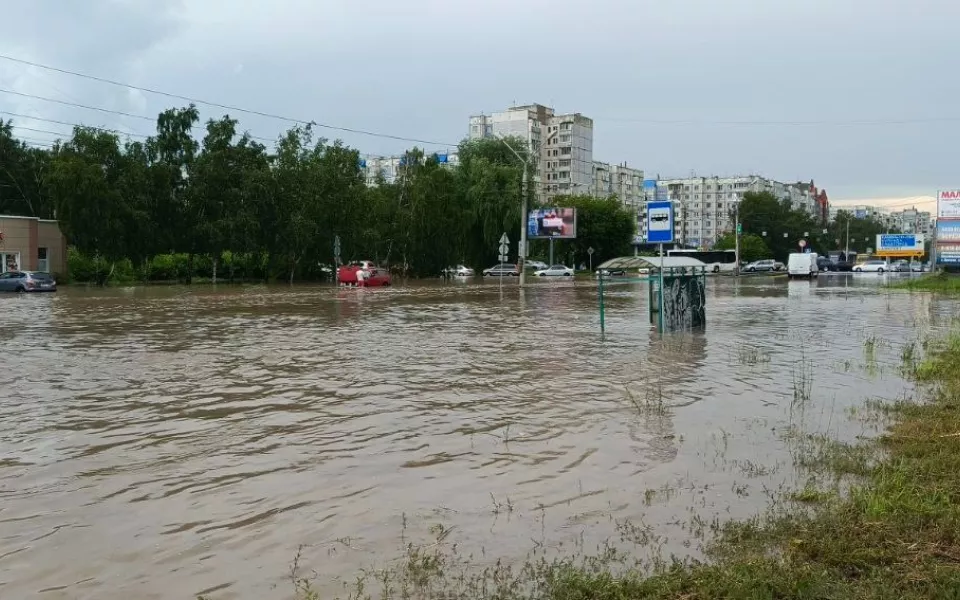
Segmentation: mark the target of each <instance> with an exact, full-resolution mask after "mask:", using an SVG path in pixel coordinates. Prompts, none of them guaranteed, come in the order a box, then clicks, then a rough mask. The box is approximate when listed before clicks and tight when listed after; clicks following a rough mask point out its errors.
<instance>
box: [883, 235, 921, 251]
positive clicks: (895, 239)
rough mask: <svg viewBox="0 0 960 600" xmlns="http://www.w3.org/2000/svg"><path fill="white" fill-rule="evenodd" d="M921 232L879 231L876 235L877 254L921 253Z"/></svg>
mask: <svg viewBox="0 0 960 600" xmlns="http://www.w3.org/2000/svg"><path fill="white" fill-rule="evenodd" d="M923 242H924V239H923V234H919V233H881V234H878V235H877V255H878V256H918V255H920V254H923Z"/></svg>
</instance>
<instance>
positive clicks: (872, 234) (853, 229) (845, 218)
mask: <svg viewBox="0 0 960 600" xmlns="http://www.w3.org/2000/svg"><path fill="white" fill-rule="evenodd" d="M848 224H849V229H848V227H847V226H848ZM828 231H829V233H828V238H829V248H830V249H835V250H845V249H846V248H847V239H848V234H849V240H850V250H852V251H854V252H857V253H864V252H866V251H867V248H873V249H876V240H877V235H878V234H881V233H899V230H898V229H896V228H891V227H887V226H885V225H884V224H883V223H881V222H880V221H878V220H877V219H875V218H874V217H872V216H869V217H866V218H863V219H858V218H856V217H854V216H853V213H851V212H850V211H847V210H841V211H837V217H836V218H835V219H834V220H833V222H832V223H830V226H829V228H828Z"/></svg>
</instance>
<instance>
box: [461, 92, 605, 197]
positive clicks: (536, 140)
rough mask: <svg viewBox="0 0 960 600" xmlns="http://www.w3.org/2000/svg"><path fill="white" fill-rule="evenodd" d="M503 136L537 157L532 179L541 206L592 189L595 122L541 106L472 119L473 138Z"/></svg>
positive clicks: (471, 135)
mask: <svg viewBox="0 0 960 600" xmlns="http://www.w3.org/2000/svg"><path fill="white" fill-rule="evenodd" d="M500 136H504V137H508V136H516V137H519V138H521V139H522V140H524V142H526V144H527V146H528V147H529V149H530V152H531V153H532V154H533V155H534V157H535V158H536V161H535V166H534V168H533V170H532V173H531V179H532V184H533V185H534V186H535V188H534V189H536V190H537V198H538V200H539V201H540V202H541V203H548V202H549V201H550V200H551V199H552V198H553V197H554V196H558V195H563V194H577V193H588V192H589V191H590V189H591V188H592V186H593V120H592V119H590V118H588V117H585V116H583V115H581V114H580V113H569V114H562V115H558V114H556V112H555V111H554V109H552V108H550V107H547V106H543V105H541V104H530V105H526V106H515V107H512V108H508V109H507V110H504V111H501V112H496V113H493V114H491V115H474V116H471V117H470V128H469V131H468V137H469V138H470V139H480V138H489V137H500Z"/></svg>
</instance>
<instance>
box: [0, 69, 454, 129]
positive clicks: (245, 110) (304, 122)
mask: <svg viewBox="0 0 960 600" xmlns="http://www.w3.org/2000/svg"><path fill="white" fill-rule="evenodd" d="M0 59H3V60H7V61H10V62H15V63H19V64H22V65H27V66H31V67H36V68H38V69H45V70H48V71H54V72H56V73H62V74H65V75H71V76H74V77H80V78H83V79H88V80H91V81H97V82H100V83H106V84H109V85H113V86H117V87H123V88H128V89H132V90H137V91H140V92H144V93H148V94H155V95H157V96H164V97H166V98H171V99H174V100H180V101H183V102H190V103H192V104H203V105H205V106H212V107H215V108H219V109H222V110H227V111H233V112H240V113H245V114H250V115H256V116H259V117H264V118H268V119H276V120H280V121H285V122H287V123H295V124H299V125H313V126H316V127H320V128H322V129H330V130H332V131H341V132H344V133H353V134H357V135H366V136H371V137H378V138H384V139H391V140H397V141H402V142H414V143H417V144H432V145H435V146H457V144H452V143H449V142H438V141H436V140H424V139H419V138H414V137H406V136H400V135H394V134H389V133H383V132H377V131H370V130H366V129H359V128H355V127H344V126H340V125H333V124H330V123H322V122H319V121H316V120H313V119H302V118H297V117H289V116H285V115H280V114H276V113H270V112H266V111H262V110H256V109H249V108H243V107H240V106H234V105H231V104H224V103H222V102H215V101H212V100H204V99H202V98H195V97H191V96H184V95H181V94H174V93H171V92H165V91H163V90H158V89H154V88H148V87H144V86H138V85H134V84H131V83H126V82H122V81H117V80H114V79H108V78H106V77H99V76H96V75H90V74H88V73H81V72H79V71H71V70H70V69H63V68H60V67H54V66H52V65H45V64H43V63H38V62H35V61H30V60H25V59H22V58H16V57H13V56H9V55H6V54H0Z"/></svg>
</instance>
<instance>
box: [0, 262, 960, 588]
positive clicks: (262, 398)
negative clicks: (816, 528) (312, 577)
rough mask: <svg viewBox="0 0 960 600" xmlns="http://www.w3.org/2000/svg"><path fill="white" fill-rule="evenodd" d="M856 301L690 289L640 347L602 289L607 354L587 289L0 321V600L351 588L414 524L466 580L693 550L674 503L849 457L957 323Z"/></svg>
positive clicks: (94, 302) (351, 295) (197, 302)
mask: <svg viewBox="0 0 960 600" xmlns="http://www.w3.org/2000/svg"><path fill="white" fill-rule="evenodd" d="M876 283H877V282H876V281H874V282H872V283H871V282H869V281H867V280H866V279H863V280H854V279H851V278H850V277H830V278H821V279H820V280H819V281H816V282H803V281H797V282H789V283H788V282H787V281H785V280H782V279H771V278H755V279H744V280H741V281H732V280H729V279H718V280H711V281H710V282H708V301H707V323H708V325H707V328H706V330H705V331H704V332H698V333H685V334H677V335H668V336H665V337H663V338H661V337H660V336H659V335H657V334H656V333H655V332H654V331H653V330H652V329H651V327H650V326H649V322H648V318H647V307H646V298H647V292H646V289H645V288H644V287H643V286H642V284H631V283H621V284H617V283H614V284H611V285H610V286H609V289H608V292H607V295H606V302H607V336H606V340H604V341H601V339H600V336H599V324H598V323H599V320H598V313H597V305H596V288H595V284H594V283H593V282H548V283H543V284H538V285H535V286H533V287H532V288H530V289H528V290H525V291H523V292H522V293H521V292H520V290H518V289H517V288H516V285H515V284H514V285H511V286H505V288H506V289H505V293H504V298H503V300H501V299H500V295H499V292H498V287H497V285H496V284H492V285H491V284H487V285H480V284H478V283H473V284H464V283H462V282H458V283H451V284H448V285H416V286H407V287H403V286H398V287H395V288H388V289H377V290H373V289H371V290H341V289H332V288H324V287H298V288H293V289H292V290H291V289H288V288H282V287H246V288H196V289H184V288H149V289H148V288H129V289H119V290H102V291H87V290H80V289H64V290H63V291H61V292H60V293H59V294H57V295H51V296H43V297H33V296H30V297H14V296H10V297H3V298H0V314H2V315H3V317H2V319H3V326H2V327H0V340H2V342H3V353H2V355H0V356H2V357H0V390H3V392H2V393H0V409H2V411H3V414H4V417H5V418H4V419H3V421H2V423H0V539H2V540H3V543H2V544H0V597H4V598H21V597H28V596H32V595H35V594H37V593H39V592H41V591H45V595H44V597H49V598H98V599H101V598H102V599H111V598H118V599H119V598H124V599H125V598H129V597H138V598H173V597H180V598H189V597H192V596H193V595H195V594H197V593H198V592H201V591H204V590H207V591H209V590H216V594H215V596H216V597H218V598H219V597H223V598H264V597H279V596H280V595H279V594H278V593H277V590H276V589H275V586H277V585H283V580H284V577H285V574H286V573H287V569H288V566H289V562H290V560H291V559H292V557H293V556H294V554H295V553H296V551H297V547H298V546H299V545H300V544H306V545H307V546H306V547H307V550H306V557H307V560H310V559H312V560H314V561H316V563H318V564H317V565H315V566H317V567H321V568H322V569H323V570H324V573H325V574H329V575H344V576H349V575H351V574H352V573H353V572H355V571H356V570H357V569H358V568H360V567H363V566H365V565H368V564H370V563H372V562H374V561H382V560H387V559H389V558H390V557H391V556H393V555H395V554H396V553H397V552H398V550H399V548H400V546H401V541H400V534H401V531H402V529H403V528H404V526H405V525H406V526H407V527H409V528H410V529H411V530H416V529H418V528H419V529H421V530H423V529H426V527H428V526H429V525H431V524H433V523H444V524H445V525H447V526H453V527H455V528H456V535H457V539H458V542H459V543H460V544H461V545H462V546H463V547H466V548H473V549H479V548H482V549H483V550H484V555H485V556H487V557H499V556H503V557H507V558H508V559H509V558H511V557H518V556H522V555H523V554H524V553H525V552H526V551H527V550H528V549H529V547H530V544H531V542H530V540H531V538H536V539H540V538H541V537H543V538H544V539H547V540H551V541H553V542H557V543H559V542H562V541H564V540H570V539H573V538H578V537H580V538H581V539H582V538H586V539H588V540H593V541H600V540H603V539H605V538H607V537H609V536H610V535H611V534H612V532H613V531H614V524H613V519H631V520H643V521H644V522H646V523H648V524H651V525H654V526H655V527H656V529H657V530H658V532H660V533H662V534H663V535H665V536H668V538H669V540H670V541H668V542H666V543H667V548H668V549H669V550H670V551H676V552H695V551H696V550H695V548H689V549H688V548H686V546H685V545H683V544H682V543H681V542H682V539H683V532H682V531H679V529H678V527H676V526H675V525H676V523H677V522H678V519H684V518H687V517H688V516H689V513H688V511H689V507H690V506H691V505H692V504H693V503H696V504H697V510H698V511H699V512H700V513H702V514H703V515H705V516H706V517H707V518H708V519H709V518H710V517H711V516H712V515H720V516H722V517H724V518H726V517H728V516H732V517H739V516H749V515H751V514H753V513H756V512H757V511H758V510H759V509H761V508H762V507H763V506H764V505H765V502H766V497H765V496H764V495H763V494H762V493H761V489H762V488H763V487H776V486H777V485H780V484H782V483H783V482H784V481H790V480H791V477H792V476H793V471H792V468H791V467H790V455H789V449H788V448H787V446H786V443H785V442H784V440H783V437H782V436H781V435H780V434H779V433H778V432H780V431H783V430H785V429H787V428H788V427H790V426H801V427H803V428H805V429H806V430H809V431H824V432H828V433H831V434H832V435H835V436H838V437H841V438H843V439H853V438H855V437H856V436H857V435H863V434H869V433H870V432H869V431H868V430H867V427H868V426H867V425H864V424H863V423H860V422H858V421H855V420H852V419H851V418H850V414H849V412H850V411H849V410H848V409H849V408H850V407H853V406H857V405H858V404H861V403H862V402H863V400H864V399H865V398H869V397H878V396H879V397H884V398H895V397H897V396H900V395H903V394H905V393H909V387H908V386H907V385H906V384H905V383H904V382H903V381H901V380H900V379H899V377H898V375H897V372H896V369H895V368H894V367H895V362H896V361H897V360H898V357H899V352H900V348H901V347H902V346H903V345H904V344H906V343H910V342H912V341H913V340H915V339H916V337H917V335H918V330H917V329H916V327H918V326H922V327H927V326H931V325H937V324H939V323H943V322H944V319H945V318H946V316H947V315H950V314H952V313H953V312H955V310H956V306H955V304H954V303H953V302H951V301H945V300H933V299H931V297H930V296H927V295H921V294H891V293H888V292H884V291H883V290H881V289H878V287H877V286H876ZM868 336H869V337H875V338H877V339H882V340H884V344H882V345H881V346H880V347H879V349H878V350H877V354H876V356H874V357H872V360H873V361H874V362H876V364H877V365H879V367H877V368H874V369H872V370H865V369H860V368H858V367H857V366H856V365H859V364H860V363H861V362H862V361H863V343H864V339H865V338H867V337H868ZM798 365H800V366H799V367H798ZM837 365H846V366H845V367H844V368H838V366H837ZM851 365H852V366H851ZM807 372H809V373H811V374H812V375H811V376H810V379H811V381H810V382H809V384H810V385H809V388H810V399H809V402H808V403H807V404H805V405H804V407H803V408H804V410H803V411H802V413H798V411H797V410H796V407H795V406H793V405H794V402H793V401H792V400H793V398H794V394H795V388H796V386H797V383H796V382H797V378H798V376H799V375H803V374H805V373H807ZM798 374H799V375H798ZM804 385H806V384H804ZM721 447H722V452H721V451H720V450H718V449H719V448H721ZM758 460H764V461H766V462H767V463H768V464H769V465H775V468H774V467H771V468H768V469H765V470H757V469H755V468H752V469H747V468H745V467H744V465H747V464H753V463H751V462H749V461H758ZM694 488H696V491H694ZM663 489H673V490H675V491H676V493H675V494H673V495H671V496H670V500H669V501H668V500H666V499H664V500H663V501H656V500H654V501H650V499H651V496H650V494H649V491H650V490H663ZM645 500H646V501H645ZM507 504H509V506H511V507H513V508H512V510H511V511H510V513H509V514H508V515H504V514H503V512H502V511H499V510H495V507H496V506H498V505H499V506H505V505H507ZM671 524H673V525H671ZM131 593H132V594H131Z"/></svg>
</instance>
